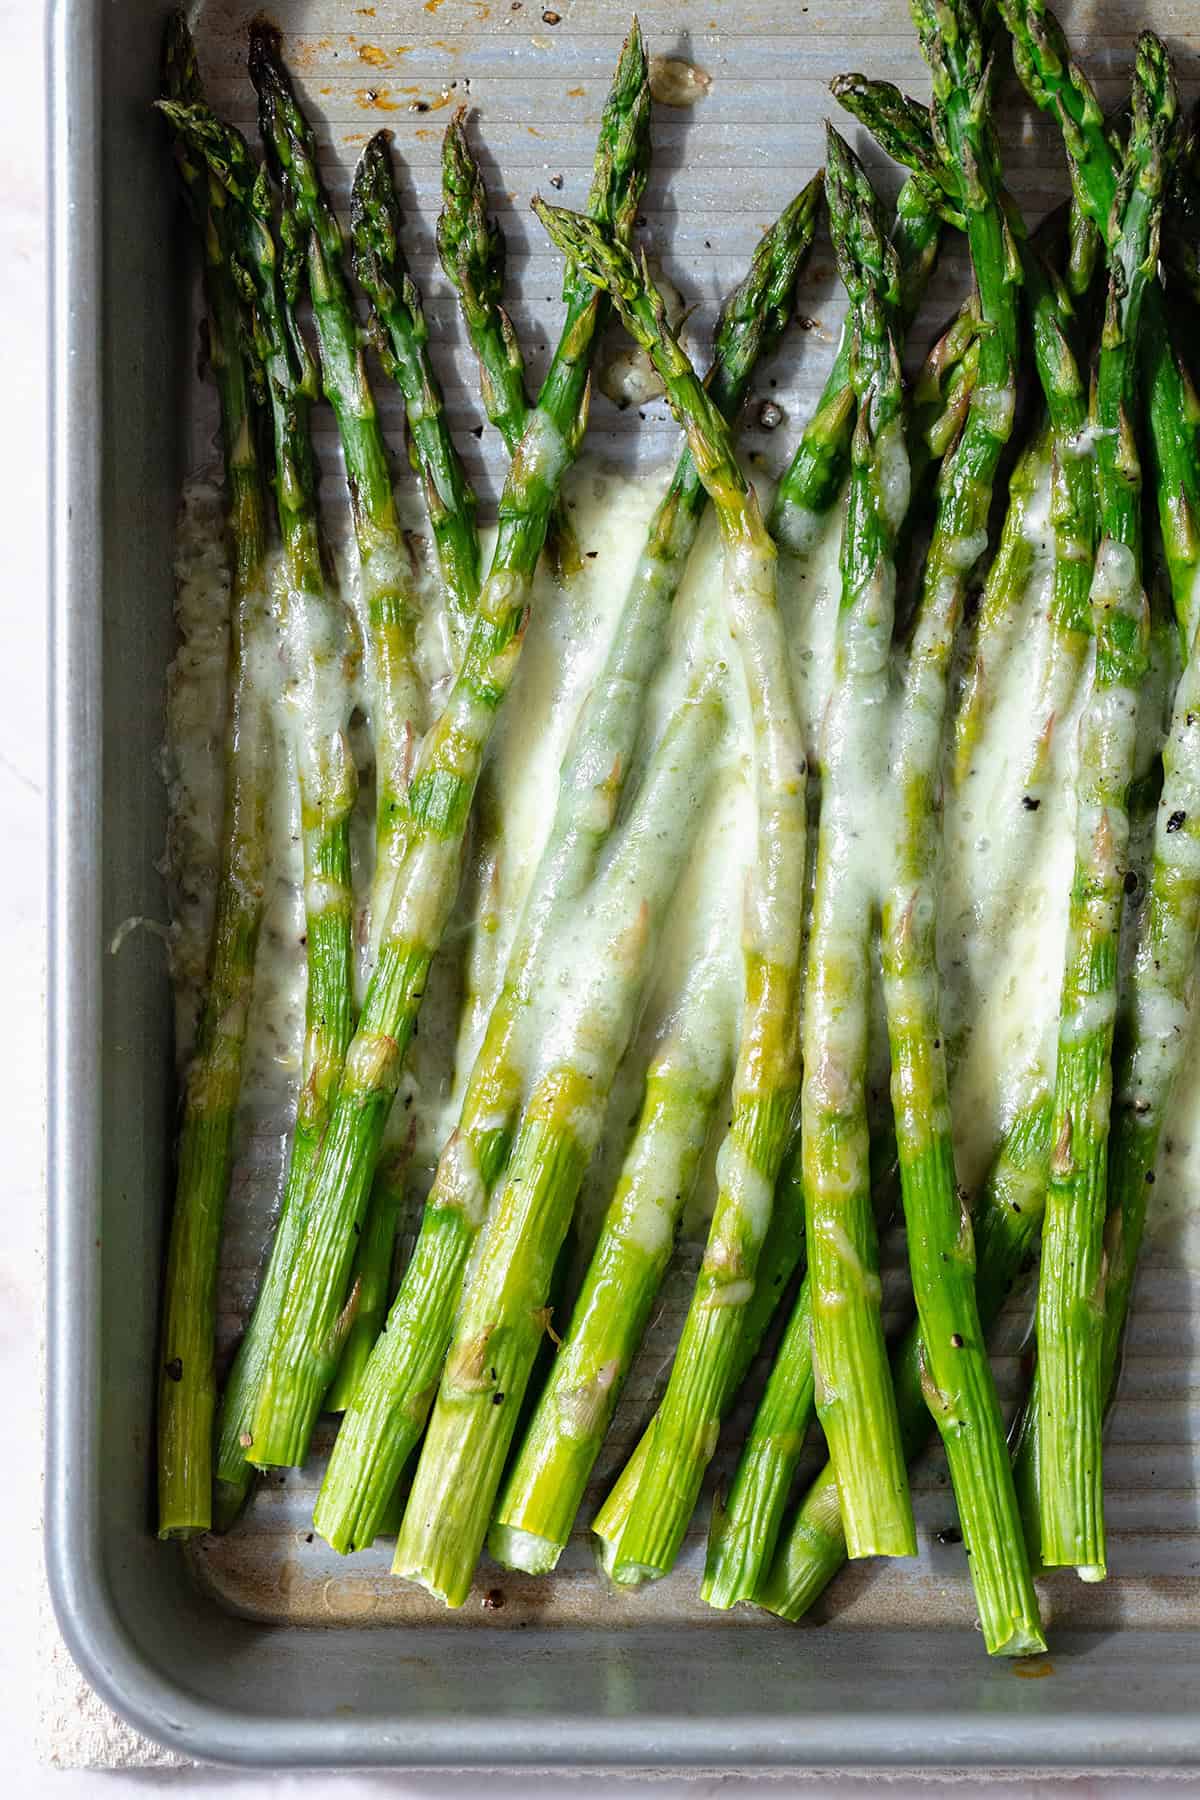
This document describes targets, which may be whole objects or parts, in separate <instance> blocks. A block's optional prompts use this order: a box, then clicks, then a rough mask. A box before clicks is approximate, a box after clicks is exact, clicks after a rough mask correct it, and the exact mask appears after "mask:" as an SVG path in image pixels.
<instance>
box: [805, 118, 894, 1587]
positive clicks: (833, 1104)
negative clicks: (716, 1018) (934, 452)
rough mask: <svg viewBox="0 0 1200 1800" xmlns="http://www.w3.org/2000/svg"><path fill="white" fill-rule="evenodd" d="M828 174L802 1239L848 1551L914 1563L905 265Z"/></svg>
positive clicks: (840, 148)
mask: <svg viewBox="0 0 1200 1800" xmlns="http://www.w3.org/2000/svg"><path fill="white" fill-rule="evenodd" d="M826 169H827V173H826V190H827V193H828V196H829V217H830V225H831V229H832V232H833V239H834V246H835V249H836V251H837V257H838V268H839V271H840V273H841V276H842V280H843V283H844V284H845V287H846V292H847V294H848V295H849V298H850V303H851V307H852V309H853V312H852V318H853V331H852V338H851V343H852V352H851V373H852V381H853V386H854V392H855V397H856V400H857V422H856V425H855V433H854V448H853V459H852V464H851V478H850V489H849V496H848V501H847V511H846V520H845V525H844V527H843V533H842V552H841V583H842V585H841V601H840V605H839V610H838V634H837V643H836V650H835V678H834V689H833V694H832V696H831V699H830V706H829V711H828V714H827V717H826V721H825V726H824V752H823V777H824V778H823V782H822V790H821V823H820V832H819V836H818V842H817V870H816V887H815V891H814V896H813V921H812V927H811V931H810V936H809V946H808V973H807V977H806V981H805V1014H804V1051H805V1055H804V1090H803V1112H802V1133H803V1143H804V1199H805V1221H806V1231H805V1236H806V1240H807V1245H808V1258H809V1267H810V1271H811V1277H812V1288H813V1290H814V1292H813V1298H812V1302H811V1311H812V1344H813V1359H814V1362H815V1365H816V1368H817V1369H818V1370H819V1372H820V1378H819V1382H818V1387H817V1396H816V1401H817V1412H818V1415H819V1417H820V1420H821V1427H822V1430H823V1431H824V1433H825V1436H826V1439H827V1441H828V1443H829V1448H830V1455H831V1457H832V1459H833V1462H834V1465H835V1467H836V1468H837V1471H838V1483H839V1487H840V1489H841V1494H842V1505H843V1508H844V1510H845V1513H846V1518H847V1533H848V1538H849V1541H850V1543H851V1546H852V1549H851V1554H852V1555H855V1556H868V1555H884V1556H911V1555H914V1554H915V1552H916V1534H915V1531H914V1528H913V1522H912V1512H911V1508H910V1506H909V1500H908V1480H907V1477H906V1475H905V1471H904V1459H903V1456H902V1454H901V1448H900V1435H899V1426H898V1423H897V1420H896V1414H895V1402H894V1399H893V1396H892V1390H891V1382H890V1380H889V1378H888V1373H887V1351H886V1348H885V1345H884V1340H883V1326H882V1319H881V1314H880V1299H881V1288H880V1283H879V1274H878V1251H877V1247H876V1241H875V1227H874V1220H873V1217H872V1213H871V1190H870V1158H869V1135H868V1128H867V1097H866V1065H867V1026H868V1007H867V1000H868V994H869V989H870V928H871V911H872V898H873V896H872V883H873V879H874V875H875V871H874V869H873V867H872V866H871V863H870V861H869V860H868V859H869V857H870V855H871V854H872V851H871V849H870V848H869V845H868V842H867V841H865V840H864V838H863V822H862V818H861V807H862V797H863V795H864V794H870V793H873V792H875V791H877V789H878V787H879V785H880V783H881V781H882V780H883V779H884V778H885V761H884V759H885V754H886V750H885V740H884V738H883V736H882V724H883V720H884V719H885V718H886V712H887V705H888V697H889V696H888V659H889V652H890V646H891V637H892V622H893V617H894V609H895V584H896V569H895V545H896V534H897V532H898V531H899V528H900V524H901V522H902V520H903V518H904V515H905V513H906V512H907V510H908V479H909V468H908V459H907V452H906V448H905V443H904V430H903V424H902V421H901V406H902V389H901V377H900V364H899V356H898V354H897V349H896V345H895V342H894V340H893V338H892V335H891V330H890V324H889V316H890V314H891V313H892V312H893V311H894V310H895V307H896V303H897V299H898V268H897V263H896V258H895V255H894V253H893V252H892V251H891V250H890V249H889V248H888V246H887V243H886V240H885V239H884V237H883V234H882V231H881V229H880V225H879V218H878V213H877V210H876V205H875V198H874V195H873V193H872V191H871V187H870V183H869V182H868V180H867V177H866V174H865V172H864V171H863V169H862V166H861V164H859V163H858V161H857V159H856V158H855V157H854V155H853V153H852V152H851V151H850V149H849V148H848V146H847V145H845V144H844V143H843V142H842V140H841V139H840V138H839V137H838V135H837V133H836V132H835V131H834V130H833V129H832V127H830V128H828V131H827V150H826Z"/></svg>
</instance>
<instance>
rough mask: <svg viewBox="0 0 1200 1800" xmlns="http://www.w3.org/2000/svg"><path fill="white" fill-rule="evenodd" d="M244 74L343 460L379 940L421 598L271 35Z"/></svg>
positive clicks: (419, 695) (349, 311)
mask: <svg viewBox="0 0 1200 1800" xmlns="http://www.w3.org/2000/svg"><path fill="white" fill-rule="evenodd" d="M250 77H251V80H252V81H253V82H254V86H255V88H256V89H257V92H258V113H259V128H260V130H261V132H262V136H263V141H264V143H265V144H266V146H267V154H268V158H269V160H270V162H271V165H272V167H273V168H274V171H275V173H276V175H277V177H278V179H279V183H280V189H281V193H282V197H283V229H284V230H285V231H287V232H289V233H290V234H291V235H292V236H293V237H294V240H295V241H296V242H297V243H299V244H303V245H304V247H305V252H306V257H307V264H308V287H309V293H310V295H311V297H312V304H313V319H314V323H315V325H316V331H317V344H318V348H319V350H320V357H321V376H322V381H323V384H324V389H325V396H326V398H327V399H328V401H329V403H330V405H331V406H332V407H333V411H334V416H335V418H336V420H337V427H338V435H339V437H340V438H341V442H342V452H343V455H344V457H345V461H346V478H347V484H348V486H349V490H350V504H351V511H352V514H353V520H354V535H355V541H356V543H357V546H358V558H359V563H360V566H361V570H362V587H363V595H362V598H363V607H364V610H365V615H366V636H367V643H368V649H369V672H370V683H371V696H370V699H371V730H372V736H373V738H374V748H375V817H376V830H375V874H374V877H373V880H372V884H371V897H370V903H369V908H368V917H369V921H370V925H371V933H372V942H373V943H376V942H377V941H378V938H379V934H380V931H381V929H382V926H383V921H384V918H385V915H386V911H387V904H388V899H389V896H390V894H391V892H392V888H393V886H394V884H395V880H396V875H397V872H398V869H399V865H400V862H401V860H402V857H403V854H404V847H405V841H406V831H405V817H406V815H405V794H406V790H407V786H408V777H409V769H410V763H411V758H412V751H413V745H414V742H415V734H416V733H417V732H418V731H419V730H420V728H421V725H422V723H423V721H424V711H425V699H424V694H423V692H422V688H421V682H420V679H419V675H418V671H417V666H416V661H415V652H416V626H417V600H416V594H415V590H414V586H413V576H412V567H411V564H410V561H409V556H408V551H407V549H406V547H405V543H404V537H403V533H402V532H401V529H400V521H399V518H398V516H397V513H396V502H395V497H394V495H393V492H392V477H391V471H390V468H389V463H388V453H387V446H386V445H385V443H384V440H383V433H382V431H381V429H380V425H379V417H378V414H377V412H376V409H375V397H374V395H373V394H372V392H371V385H370V382H369V380H368V378H367V371H366V365H365V363H364V360H363V352H362V346H361V344H360V342H359V330H358V320H357V316H356V314H355V311H354V303H353V301H352V299H351V297H350V291H349V288H348V286H347V283H346V273H345V266H344V265H345V245H344V241H343V237H342V228H341V226H340V225H339V223H338V220H337V216H336V214H335V213H334V210H333V208H332V206H331V205H330V203H329V199H328V197H327V195H326V193H325V190H324V188H323V186H322V183H321V177H320V174H319V172H318V169H317V150H316V142H315V139H314V138H313V134H312V130H311V128H310V126H309V124H308V121H307V119H306V118H305V117H304V114H303V112H302V111H301V109H300V105H299V103H298V101H297V99H296V96H295V94H294V92H293V90H292V85H291V82H290V81H289V79H288V76H287V72H286V70H285V69H284V67H283V63H282V61H281V60H280V40H279V33H278V31H277V30H276V29H275V27H274V26H273V25H270V24H268V23H267V22H266V21H265V20H264V19H261V18H259V19H255V21H254V22H253V24H252V25H251V27H250Z"/></svg>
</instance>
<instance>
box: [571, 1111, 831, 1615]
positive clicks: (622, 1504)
mask: <svg viewBox="0 0 1200 1800" xmlns="http://www.w3.org/2000/svg"><path fill="white" fill-rule="evenodd" d="M803 1248H804V1187H803V1182H802V1180H801V1170H800V1133H799V1130H796V1131H794V1132H793V1134H792V1141H791V1143H790V1144H789V1146H788V1152H787V1155H786V1156H785V1158H784V1164H783V1171H782V1173H781V1175H780V1177H779V1181H778V1183H777V1184H776V1188H775V1203H774V1205H773V1207H772V1209H771V1223H770V1226H769V1227H768V1230H767V1237H766V1242H765V1243H764V1244H763V1249H762V1255H761V1257H760V1258H759V1263H758V1273H757V1275H756V1276H755V1283H754V1293H753V1295H752V1296H751V1298H750V1300H749V1302H748V1303H747V1305H746V1308H745V1312H744V1315H743V1320H742V1334H741V1337H740V1339H739V1340H738V1344H737V1347H736V1350H735V1353H734V1356H733V1359H732V1361H731V1362H730V1365H729V1370H728V1375H727V1387H726V1390H725V1394H724V1396H723V1399H722V1402H721V1411H722V1412H726V1411H728V1409H729V1407H730V1406H731V1405H732V1403H733V1400H734V1398H735V1396H736V1395H737V1392H738V1390H739V1388H740V1387H741V1385H742V1383H743V1382H744V1381H745V1379H746V1375H747V1373H748V1372H749V1369H750V1365H751V1363H752V1362H753V1361H754V1358H755V1357H756V1356H757V1355H758V1352H759V1349H760V1348H761V1346H762V1342H763V1339H764V1337H765V1336H766V1333H767V1327H768V1326H769V1325H770V1323H771V1319H772V1317H773V1316H774V1314H775V1311H776V1309H777V1307H778V1305H779V1301H780V1299H781V1297H782V1295H783V1293H784V1291H785V1290H786V1288H787V1286H788V1284H789V1282H790V1281H791V1280H792V1278H793V1276H794V1275H795V1273H796V1269H797V1267H798V1265H799V1262H800V1258H801V1254H802V1252H803ZM654 1429H655V1419H653V1418H652V1419H651V1420H650V1423H649V1424H648V1425H647V1426H646V1429H645V1431H644V1432H643V1433H642V1435H641V1437H640V1438H639V1440H638V1443H637V1447H636V1449H635V1450H634V1452H633V1454H632V1455H631V1456H630V1457H629V1459H628V1461H627V1462H626V1464H625V1467H624V1468H623V1469H622V1470H621V1473H620V1475H619V1476H618V1478H617V1480H616V1482H615V1483H614V1484H613V1486H612V1488H611V1489H610V1490H609V1492H608V1494H607V1496H606V1497H605V1500H604V1504H603V1505H602V1506H601V1508H600V1510H599V1512H598V1513H597V1514H596V1516H595V1518H594V1519H593V1520H592V1536H593V1537H594V1538H595V1539H596V1556H597V1560H598V1562H599V1564H600V1567H601V1569H602V1570H603V1572H604V1573H605V1574H606V1575H607V1576H609V1578H610V1579H612V1580H618V1574H617V1571H618V1567H619V1568H620V1571H621V1572H620V1576H619V1582H620V1585H622V1586H635V1585H637V1583H638V1580H639V1576H638V1572H637V1570H636V1568H631V1567H630V1565H629V1564H628V1563H621V1560H620V1550H621V1536H622V1533H623V1532H624V1530H625V1525H626V1522H627V1521H628V1518H629V1515H630V1512H631V1511H632V1510H633V1502H634V1498H635V1496H636V1494H637V1490H638V1486H639V1483H640V1482H641V1479H642V1474H643V1472H644V1470H645V1468H646V1463H647V1459H648V1457H649V1454H650V1445H651V1442H652V1440H653V1436H654Z"/></svg>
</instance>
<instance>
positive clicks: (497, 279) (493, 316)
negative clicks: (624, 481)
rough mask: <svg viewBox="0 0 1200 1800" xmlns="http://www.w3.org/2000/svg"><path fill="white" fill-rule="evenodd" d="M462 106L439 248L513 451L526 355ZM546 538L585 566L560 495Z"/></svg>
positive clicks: (452, 139)
mask: <svg viewBox="0 0 1200 1800" xmlns="http://www.w3.org/2000/svg"><path fill="white" fill-rule="evenodd" d="M466 116H467V109H466V107H465V106H460V107H459V109H458V111H457V112H456V113H455V115H454V117H453V118H452V119H451V121H450V123H449V125H448V126H447V127H446V136H445V138H444V139H443V141H442V200H443V205H442V212H441V216H440V218H439V219H438V226H437V246H438V255H439V257H440V258H441V263H442V268H443V269H444V270H445V272H446V276H447V279H448V280H449V281H450V283H451V285H452V286H453V288H454V289H455V291H456V293H457V294H458V298H459V304H460V306H461V309H462V315H463V322H464V324H465V325H466V328H467V336H468V338H469V339H470V343H471V348H472V349H473V350H474V352H475V355H476V357H477V358H478V361H479V389H480V393H481V395H482V397H483V410H484V411H485V412H486V414H487V416H488V418H489V419H490V420H491V422H492V424H493V425H494V426H495V427H496V429H497V431H498V432H499V433H500V436H501V437H502V438H503V439H504V442H505V445H506V446H507V448H508V451H509V454H510V455H512V454H513V453H514V452H515V451H516V448H517V445H518V444H519V443H520V441H521V434H522V432H523V431H524V429H525V421H526V419H527V418H528V416H529V396H528V394H527V392H526V388H525V359H524V357H523V356H522V355H521V346H520V343H519V341H518V339H517V334H516V331H515V330H514V329H513V323H512V320H511V319H510V318H509V316H508V314H507V313H506V312H505V310H504V303H503V293H504V263H505V249H504V238H503V235H502V234H501V231H500V227H499V226H498V225H497V223H496V221H495V219H494V218H492V216H491V214H490V213H489V212H488V199H487V187H486V185H485V183H484V179H483V174H482V171H481V170H480V167H479V164H478V163H477V162H476V160H475V158H474V156H473V155H472V154H471V146H470V143H469V142H468V139H467V127H466ZM546 536H547V542H548V544H549V545H550V548H551V550H552V552H553V555H554V560H555V565H556V567H557V569H558V572H559V575H560V576H562V577H564V578H565V577H568V576H571V575H574V574H575V573H576V572H577V571H578V570H579V568H580V567H581V558H580V554H579V545H578V544H577V543H576V541H575V533H574V531H573V529H572V527H571V521H570V519H569V517H568V516H567V509H566V507H565V505H564V504H563V501H562V498H561V496H560V497H559V498H558V499H557V500H556V501H555V503H554V509H553V511H552V513H551V515H550V525H549V528H548V531H547V534H546Z"/></svg>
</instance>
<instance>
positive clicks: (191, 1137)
mask: <svg viewBox="0 0 1200 1800" xmlns="http://www.w3.org/2000/svg"><path fill="white" fill-rule="evenodd" d="M164 86H165V88H166V92H167V95H168V97H169V98H170V99H171V100H172V101H174V102H176V103H177V104H181V105H188V104H194V103H196V102H197V101H199V100H201V99H202V97H203V96H202V93H201V89H200V80H199V75H198V73H197V70H196V63H195V53H194V50H193V47H192V43H191V38H190V35H189V33H188V28H187V24H186V21H185V19H184V16H183V14H182V13H175V14H172V16H171V18H170V20H169V22H168V26H167V36H166V47H165V52H164ZM176 160H177V165H178V167H179V171H180V176H181V178H182V181H183V184H184V189H185V193H186V195H187V198H188V202H189V205H190V208H191V211H192V214H193V216H194V218H195V222H196V226H197V230H198V233H199V237H200V244H201V252H202V256H203V270H204V292H205V301H206V307H207V313H208V336H209V357H210V362H211V366H212V371H213V377H214V379H215V381H216V385H217V393H218V396H219V399H220V406H221V442H222V450H223V454H224V461H225V481H226V489H227V505H228V520H229V537H230V548H231V552H232V554H231V560H230V577H231V588H230V616H229V714H228V719H227V722H226V729H225V743H224V764H225V812H224V833H223V846H222V853H221V868H220V874H219V878H218V886H217V900H216V914H215V918H214V921H213V931H212V939H211V943H210V946H209V956H208V988H207V992H206V994H205V999H204V1005H203V1009H202V1011H201V1014H200V1021H199V1027H198V1030H197V1034H196V1045H195V1049H194V1051H193V1055H192V1062H191V1066H190V1068H189V1070H188V1075H187V1084H186V1088H185V1093H184V1103H183V1122H182V1126H181V1129H180V1137H179V1152H178V1172H177V1175H176V1186H175V1204H174V1209H173V1212H172V1216H171V1233H170V1243H169V1247H168V1251H167V1271H166V1278H165V1289H164V1300H163V1324H162V1336H161V1340H160V1353H159V1388H158V1531H159V1536H160V1537H190V1536H192V1535H194V1534H195V1533H197V1532H201V1531H207V1530H208V1528H209V1525H210V1522H211V1518H212V1434H213V1415H214V1411H215V1407H216V1377H215V1373H214V1368H213V1342H214V1332H215V1328H216V1282H217V1256H218V1252H219V1248H220V1237H221V1220H222V1216H223V1213H224V1208H225V1194H226V1190H227V1189H228V1186H229V1171H230V1163H231V1159H232V1150H233V1124H234V1114H235V1111H236V1108H237V1100H238V1093H239V1090H240V1088H241V1076H242V1052H243V1049H244V1046H245V1038H246V1019H247V1014H248V1012H249V1007H250V997H251V992H252V990H253V985H254V955H255V949H256V946H257V942H258V931H259V926H260V924H261V921H262V906H263V887H264V880H265V874H266V827H265V804H266V791H267V763H268V757H269V742H268V738H267V733H266V728H265V720H264V719H263V718H262V716H261V711H260V709H259V707H258V706H257V704H256V703H255V699H254V695H253V692H252V689H251V686H250V677H249V670H248V667H247V658H248V652H249V648H250V643H251V640H252V637H253V635H254V632H255V629H256V626H257V622H258V620H259V619H260V617H261V615H262V614H263V613H264V611H265V609H266V604H267V601H266V570H265V563H266V494H265V489H264V483H263V473H262V469H261V466H260V463H259V456H258V448H257V439H256V435H255V431H254V425H253V419H252V415H251V398H250V376H249V368H248V355H247V344H246V339H245V332H244V328H243V322H242V318H241V307H240V303H239V297H238V289H237V283H236V278H235V275H234V269H233V255H234V230H233V224H232V220H231V217H230V207H229V199H228V195H227V193H226V190H225V189H224V187H223V186H222V185H221V183H220V182H219V181H217V180H215V179H213V178H211V177H209V176H208V175H207V174H206V171H205V169H204V166H203V164H202V162H201V161H200V160H198V159H197V158H196V157H195V154H194V152H193V150H192V149H191V147H190V145H189V144H188V143H187V141H186V140H183V139H179V140H177V157H176Z"/></svg>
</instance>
